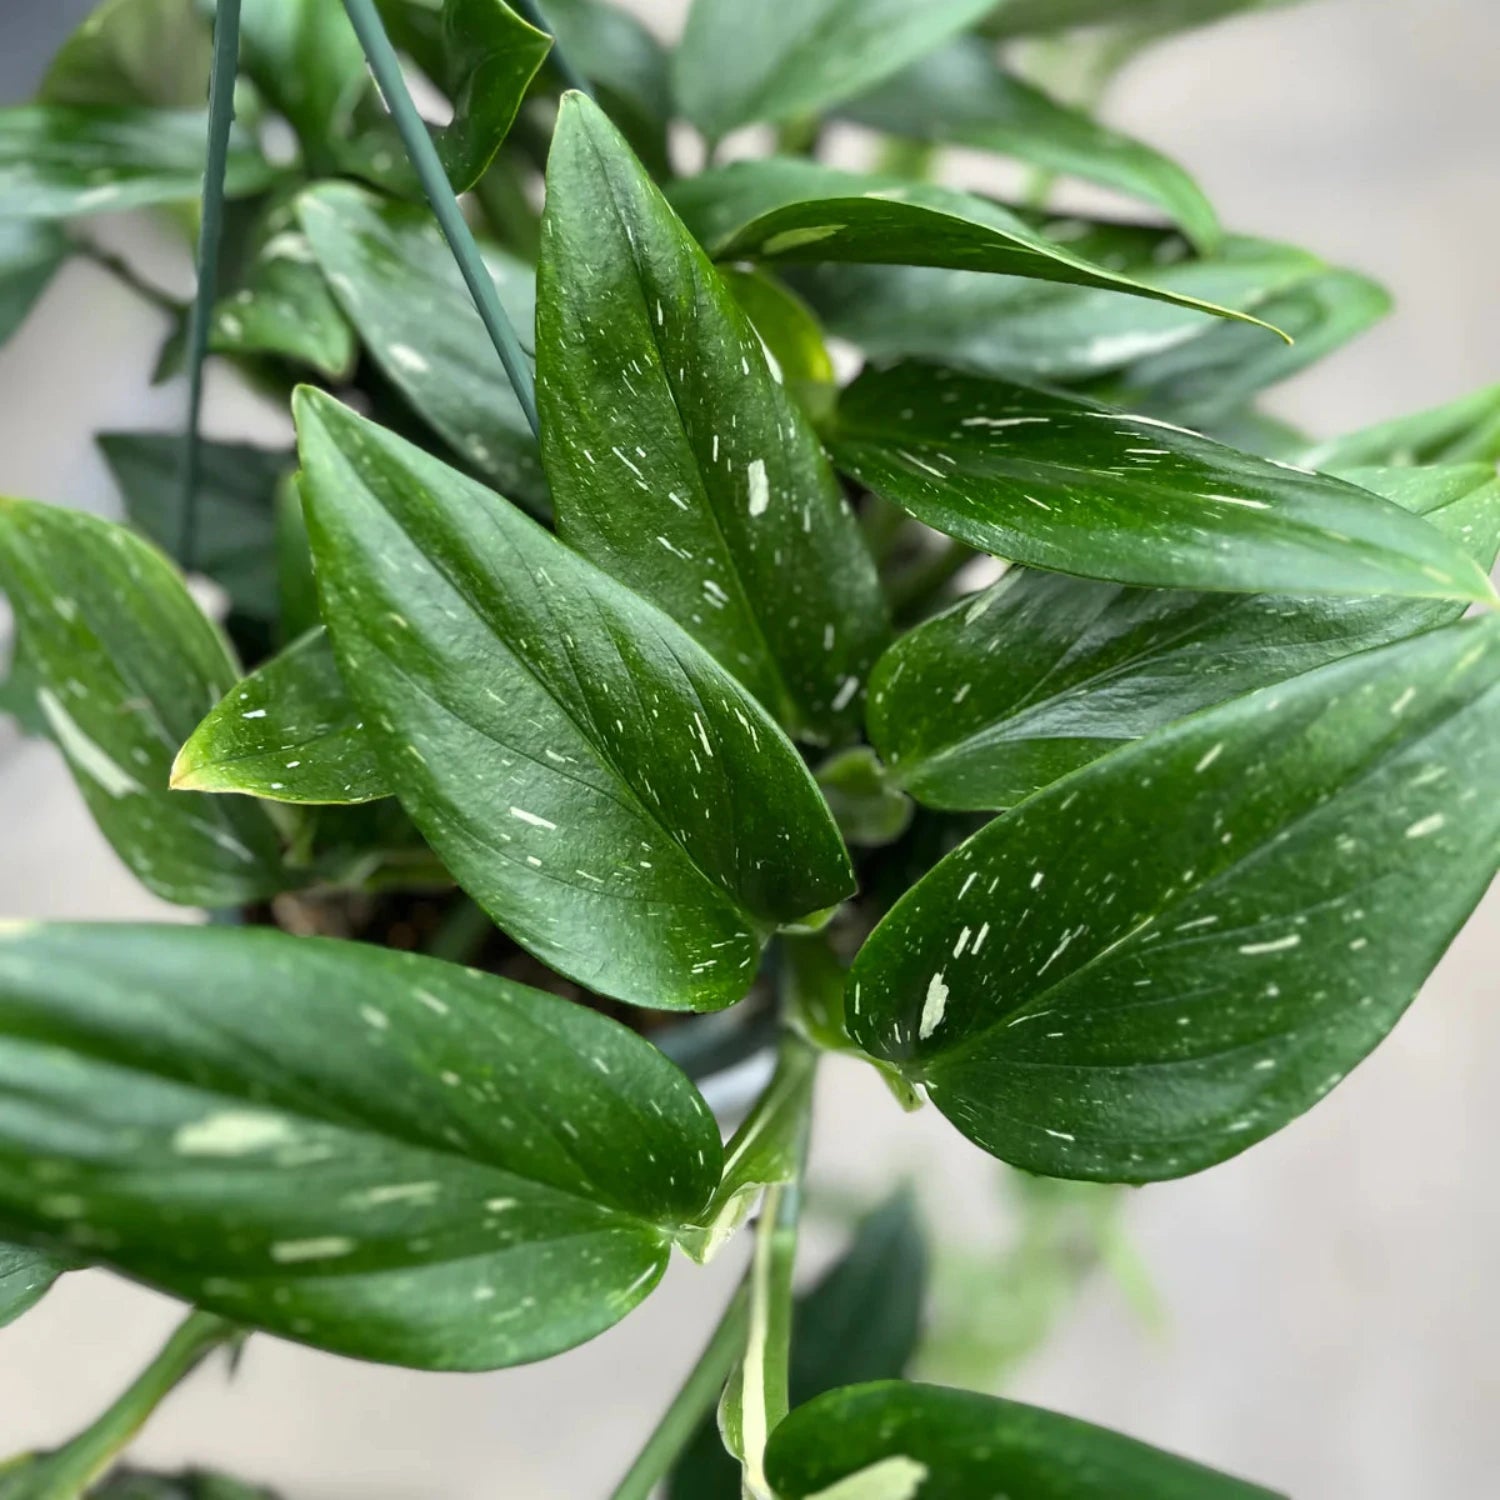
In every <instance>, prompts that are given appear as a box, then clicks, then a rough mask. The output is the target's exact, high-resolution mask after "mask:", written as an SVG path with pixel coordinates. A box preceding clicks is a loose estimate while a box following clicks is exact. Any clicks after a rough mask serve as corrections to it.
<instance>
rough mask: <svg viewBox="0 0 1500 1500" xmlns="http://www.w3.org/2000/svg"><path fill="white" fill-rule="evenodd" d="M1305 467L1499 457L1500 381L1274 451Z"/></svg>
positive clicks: (1488, 461) (1454, 461)
mask: <svg viewBox="0 0 1500 1500" xmlns="http://www.w3.org/2000/svg"><path fill="white" fill-rule="evenodd" d="M1278 456H1279V457H1285V458H1290V459H1293V460H1294V461H1295V462H1297V463H1299V464H1304V465H1306V466H1307V467H1308V468H1329V469H1332V468H1339V467H1341V466H1347V465H1350V464H1457V463H1486V464H1493V463H1495V462H1496V461H1497V460H1500V385H1491V386H1486V387H1485V388H1484V389H1483V390H1478V391H1475V392H1474V393H1473V394H1472V395H1470V396H1460V397H1459V398H1458V400H1457V401H1449V402H1446V403H1445V404H1444V405H1442V406H1434V407H1431V408H1429V409H1428V410H1425V411H1419V412H1415V413H1413V414H1412V415H1411V416H1409V417H1395V418H1393V419H1392V420H1391V421H1388V422H1379V423H1377V424H1376V425H1375V426H1373V427H1365V428H1361V429H1360V430H1359V431H1358V432H1351V433H1348V434H1346V435H1345V436H1344V437H1337V438H1331V439H1329V440H1328V441H1327V442H1324V443H1315V444H1313V445H1312V446H1311V447H1308V446H1306V445H1298V446H1296V447H1295V448H1294V449H1293V450H1292V451H1289V452H1283V453H1281V454H1279V455H1278Z"/></svg>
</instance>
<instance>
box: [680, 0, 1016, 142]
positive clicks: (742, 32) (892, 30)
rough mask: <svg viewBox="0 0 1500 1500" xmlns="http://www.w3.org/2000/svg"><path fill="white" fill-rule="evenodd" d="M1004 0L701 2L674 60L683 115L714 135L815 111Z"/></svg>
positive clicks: (856, 90)
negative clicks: (742, 126) (764, 121)
mask: <svg viewBox="0 0 1500 1500" xmlns="http://www.w3.org/2000/svg"><path fill="white" fill-rule="evenodd" d="M993 4H994V0H923V3H922V4H920V5H912V4H911V3H910V0H804V3H803V4H801V5H798V6H796V7H794V8H789V7H788V6H787V5H786V4H784V3H782V0H694V4H693V8H692V9H691V11H689V12H688V20H687V27H686V29H685V30H684V32H683V36H682V42H681V44H680V45H679V47H678V49H677V53H676V55H675V57H674V59H673V69H674V71H673V82H674V84H675V86H676V90H677V99H678V103H679V104H680V105H681V106H682V110H683V113H684V114H686V115H687V117H688V118H689V119H690V120H691V121H692V122H693V124H695V125H696V126H697V127H698V128H699V129H700V130H701V131H702V132H703V133H704V134H705V135H706V136H708V138H709V139H710V140H717V139H719V138H720V137H721V136H725V135H728V134H729V132H730V131H731V130H735V129H737V128H738V127H739V126H741V125H750V124H753V123H754V122H755V121H757V120H770V121H773V122H774V121H781V120H787V119H791V118H793V117H794V116H798V115H810V114H815V113H817V112H818V111H819V110H822V109H826V108H827V107H828V106H829V105H831V104H837V103H838V102H839V101H841V100H843V99H848V98H850V97H851V96H853V95H854V94H857V93H859V92H861V91H862V90H864V89H867V88H870V87H871V86H872V85H873V84H876V83H878V82H879V81H880V80H881V79H882V78H886V77H889V75H890V74H892V73H894V72H896V71H897V69H898V68H902V67H904V66H905V65H906V64H907V63H909V62H911V61H913V60H914V59H916V58H918V57H920V56H921V55H922V54H923V53H924V52H929V51H931V50H932V49H933V48H934V47H939V46H941V45H942V44H943V43H944V42H946V41H947V40H948V39H949V38H950V37H951V36H953V35H955V34H956V33H957V32H960V31H962V30H963V29H964V28H965V27H966V26H969V25H971V24H972V23H973V22H974V21H977V20H978V19H979V18H980V17H981V16H982V15H984V13H985V12H986V11H988V10H990V9H991V8H992V7H993Z"/></svg>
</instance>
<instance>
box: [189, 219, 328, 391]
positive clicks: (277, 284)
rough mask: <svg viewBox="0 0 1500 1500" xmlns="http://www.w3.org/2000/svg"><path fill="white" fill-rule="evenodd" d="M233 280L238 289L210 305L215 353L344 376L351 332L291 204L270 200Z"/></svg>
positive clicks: (210, 342)
mask: <svg viewBox="0 0 1500 1500" xmlns="http://www.w3.org/2000/svg"><path fill="white" fill-rule="evenodd" d="M237 279H238V282H239V285H238V286H237V287H235V289H234V290H233V291H230V292H228V293H226V294H225V295H224V296H222V297H221V298H220V299H219V301H218V303H217V304H216V306H215V307H214V316H213V322H212V324H211V325H210V328H209V348H210V349H211V350H213V351H214V353H216V354H270V355H276V356H278V357H280V358H282V359H288V360H292V361H295V362H296V363H298V364H304V365H307V366H309V367H310V368H311V369H314V370H316V371H318V372H319V373H320V374H322V375H325V376H327V377H328V379H330V380H341V379H346V378H347V377H348V376H349V374H350V373H351V372H352V371H353V368H354V357H355V354H356V352H357V346H356V343H355V338H354V330H353V329H352V328H351V327H350V326H349V322H348V320H347V319H346V318H345V317H344V315H343V313H342V312H341V311H340V310H339V305H338V303H337V301H335V299H334V295H333V292H332V290H331V289H330V287H329V285H328V282H327V281H326V280H325V278H324V276H323V273H322V271H321V270H320V269H319V268H318V264H317V260H316V258H315V257H314V255H313V251H312V246H311V244H310V243H309V242H308V238H307V236H306V235H305V234H304V233H303V232H302V230H301V229H300V228H299V227H298V224H297V220H296V215H295V211H294V209H293V207H292V204H291V203H290V202H289V201H287V200H285V199H283V200H282V201H280V202H273V203H272V204H271V205H270V206H269V208H268V209H267V211H266V212H265V214H264V215H263V216H262V218H261V220H260V222H259V223H258V224H257V225H256V227H255V229H254V231H253V232H252V235H251V238H250V242H249V244H248V246H247V248H246V264H245V266H244V267H243V269H242V270H241V272H240V274H239V276H238V278H237Z"/></svg>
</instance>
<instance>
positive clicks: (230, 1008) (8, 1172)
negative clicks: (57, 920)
mask: <svg viewBox="0 0 1500 1500" xmlns="http://www.w3.org/2000/svg"><path fill="white" fill-rule="evenodd" d="M719 1161H720V1148H719V1135H718V1130H717V1128H716V1126H715V1125H714V1121H713V1117H712V1115H711V1114H710V1113H709V1111H708V1108H707V1106H705V1105H704V1103H703V1101H702V1099H701V1098H700V1097H699V1096H698V1094H697V1092H696V1090H695V1089H694V1088H693V1087H692V1085H691V1084H690V1083H688V1081H687V1080H686V1078H684V1077H683V1076H682V1074H681V1073H679V1072H678V1071H677V1069H676V1068H675V1067H674V1066H673V1065H672V1064H671V1063H669V1062H667V1061H666V1059H665V1058H663V1057H662V1056H661V1054H660V1053H658V1052H657V1051H656V1050H655V1048H653V1047H651V1046H650V1045H649V1044H648V1043H646V1042H644V1041H642V1040H641V1039H640V1038H639V1037H637V1036H635V1035H633V1034H632V1033H631V1032H629V1031H627V1030H626V1029H625V1028H624V1027H622V1026H620V1025H619V1024H618V1023H616V1022H613V1021H610V1020H608V1019H607V1018H605V1017H604V1016H602V1015H599V1014H598V1013H597V1012H593V1011H589V1010H586V1009H584V1008H583V1007H581V1006H577V1005H574V1004H572V1003H571V1002H569V1001H565V1000H561V999H559V998H557V997H555V996H552V995H545V994H542V993H540V992H539V991H536V990H530V989H527V988H526V987H525V986H523V985H518V984H512V983H508V982H507V981H505V980H501V979H495V978H492V977H489V976H486V975H481V974H477V973H475V972H473V971H471V970H466V969H463V968H460V967H458V966H457V965H454V964H445V963H441V962H439V961H438V960H435V959H426V958H419V957H416V956H414V955H410V954H402V953H396V952H393V951H390V950H383V949H378V948H375V947H371V946H366V945H364V944H352V943H337V944H336V943H332V942H327V941H322V940H318V939H313V938H293V937H289V936H286V935H283V934H281V933H277V932H271V931H268V930H265V929H254V928H237V929H236V928H224V927H206V928H179V927H170V928H169V927H130V926H87V927H71V926H58V927H31V928H27V927H21V928H18V929H12V930H11V931H10V932H9V933H7V934H6V935H5V936H4V938H3V939H0V1223H3V1224H5V1225H7V1226H11V1227H13V1228H17V1229H24V1230H25V1232H26V1233H27V1234H29V1235H34V1236H41V1237H47V1238H50V1239H54V1240H56V1241H58V1242H59V1243H61V1244H63V1245H66V1246H68V1247H70V1248H75V1249H80V1250H86V1253H87V1254H88V1256H89V1258H90V1259H97V1260H99V1261H101V1262H103V1263H105V1264H107V1265H111V1266H113V1267H115V1268H117V1269H119V1270H122V1271H124V1272H126V1273H127V1274H129V1275H131V1276H134V1277H137V1278H138V1279H140V1280H142V1281H145V1282H147V1283H148V1284H150V1285H153V1286H157V1287H160V1288H161V1289H163V1290H166V1291H170V1292H172V1293H174V1294H176V1295H177V1296H181V1297H184V1298H188V1299H190V1300H192V1301H194V1302H196V1303H197V1304H198V1305H199V1306H200V1307H203V1308H205V1309H207V1310H210V1311H215V1312H218V1313H220V1314H221V1315H222V1316H224V1317H227V1318H230V1319H232V1320H234V1321H236V1322H241V1323H246V1324H248V1325H250V1326H252V1327H258V1328H265V1329H268V1330H270V1331H272V1332H275V1333H278V1334H281V1335H283V1336H284V1337H287V1338H291V1339H295V1340H298V1341H300V1342H303V1343H310V1344H315V1345H317V1346H318V1347H320V1348H325V1349H331V1350H334V1351H335V1352H337V1353H342V1354H349V1355H353V1356H355V1357H357V1358H361V1359H373V1360H380V1361H384V1362H388V1363H395V1364H406V1365H413V1366H416V1367H419V1368H424V1369H455V1370H456V1369H490V1368H494V1367H496V1366H499V1365H510V1364H518V1363H521V1362H524V1361H527V1360H533V1359H539V1358H542V1357H544V1356H546V1355H549V1354H555V1353H557V1352H558V1351H559V1350H561V1349H566V1348H570V1347H572V1346H573V1345H574V1344H578V1343H581V1342H582V1341H583V1340H585V1339H588V1338H592V1337H593V1336H594V1335H595V1334H597V1333H599V1332H601V1331H602V1330H603V1329H605V1328H607V1327H609V1326H610V1325H611V1324H612V1323H614V1322H616V1321H617V1320H618V1319H619V1318H621V1317H622V1316H624V1314H625V1313H627V1312H628V1311H629V1310H630V1309H631V1308H632V1307H634V1306H635V1304H636V1303H637V1302H639V1301H640V1300H641V1298H642V1297H643V1296H645V1295H646V1293H647V1292H648V1291H649V1290H650V1288H651V1287H652V1286H653V1285H654V1284H655V1282H656V1280H657V1278H658V1277H659V1276H660V1275H661V1272H662V1269H663V1267H664V1266H665V1264H666V1260H667V1254H668V1249H669V1246H670V1243H671V1236H672V1234H673V1233H674V1232H675V1231H676V1229H677V1227H678V1226H680V1225H681V1224H683V1223H685V1222H686V1221H688V1220H689V1219H691V1218H692V1217H693V1216H694V1215H696V1214H697V1213H699V1212H700V1211H701V1209H702V1207H703V1205H704V1203H706V1202H707V1200H708V1196H709V1194H710V1193H711V1192H712V1190H713V1185H714V1183H715V1181H716V1180H717V1178H718V1167H719ZM38 1168H42V1169H44V1170H38Z"/></svg>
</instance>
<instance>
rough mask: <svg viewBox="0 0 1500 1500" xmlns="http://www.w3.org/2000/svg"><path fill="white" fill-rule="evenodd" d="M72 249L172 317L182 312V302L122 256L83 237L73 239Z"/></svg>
mask: <svg viewBox="0 0 1500 1500" xmlns="http://www.w3.org/2000/svg"><path fill="white" fill-rule="evenodd" d="M73 251H74V253H75V254H77V255H81V256H82V257H83V258H84V259H85V260H91V261H93V263H94V264H95V265H96V266H99V267H100V268H101V269H103V270H105V271H108V272H109V274H110V275H111V276H113V277H114V278H115V280H116V281H118V282H119V283H120V284H121V285H122V286H126V287H129V288H130V290H131V291H132V292H134V293H135V294H136V296H138V297H140V298H141V299H142V300H143V301H146V302H149V303H150V304H151V306H152V307H155V308H158V309H160V310H161V311H162V312H164V313H168V314H170V315H171V316H172V317H174V318H175V317H177V316H178V315H179V314H180V313H181V312H182V304H181V303H180V302H179V301H178V300H177V299H176V298H175V297H174V296H172V294H171V293H170V292H164V291H163V290H162V289H161V288H160V287H159V286H156V285H155V284H154V283H153V282H150V281H147V280H146V278H145V277H144V276H142V275H141V274H140V272H139V271H137V270H136V268H135V267H134V266H132V265H131V264H130V262H129V261H127V260H126V259H125V258H124V256H121V255H116V254H115V253H114V251H113V250H106V249H105V248H104V246H103V245H96V244H95V243H94V242H93V241H92V240H85V239H75V240H74V241H73Z"/></svg>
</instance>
